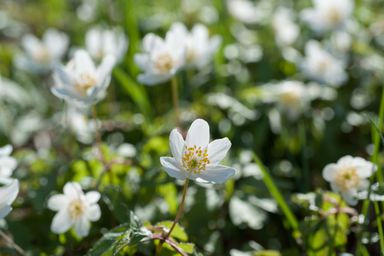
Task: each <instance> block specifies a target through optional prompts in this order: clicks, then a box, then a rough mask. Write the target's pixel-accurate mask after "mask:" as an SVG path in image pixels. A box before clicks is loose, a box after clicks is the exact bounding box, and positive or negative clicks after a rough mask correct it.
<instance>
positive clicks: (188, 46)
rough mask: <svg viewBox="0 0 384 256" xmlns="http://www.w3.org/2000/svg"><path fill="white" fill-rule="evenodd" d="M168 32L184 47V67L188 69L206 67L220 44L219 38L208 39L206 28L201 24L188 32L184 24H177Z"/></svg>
mask: <svg viewBox="0 0 384 256" xmlns="http://www.w3.org/2000/svg"><path fill="white" fill-rule="evenodd" d="M170 31H173V32H174V33H175V34H176V35H177V37H178V38H180V41H181V43H180V44H181V45H183V46H182V47H185V65H186V66H188V67H197V68H199V69H202V68H204V67H206V66H207V64H209V63H210V62H211V61H212V58H213V55H214V54H215V52H216V51H217V49H218V48H219V46H220V43H221V37H220V36H213V37H211V38H210V37H209V31H208V28H207V27H206V26H204V25H202V24H197V25H195V26H194V27H193V28H192V30H191V31H190V32H189V31H188V29H187V27H186V26H185V25H184V24H182V23H179V22H177V23H175V24H173V25H172V27H171V29H170Z"/></svg>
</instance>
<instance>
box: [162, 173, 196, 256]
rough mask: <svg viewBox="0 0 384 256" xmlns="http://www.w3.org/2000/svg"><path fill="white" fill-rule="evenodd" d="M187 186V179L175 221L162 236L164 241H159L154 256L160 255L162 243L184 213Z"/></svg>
mask: <svg viewBox="0 0 384 256" xmlns="http://www.w3.org/2000/svg"><path fill="white" fill-rule="evenodd" d="M188 184H189V179H188V178H187V179H186V180H185V182H184V186H183V194H182V196H181V201H180V204H179V209H178V211H177V213H176V217H175V220H174V221H173V223H172V226H171V228H170V229H169V231H168V232H167V234H166V235H165V236H164V239H163V240H162V241H160V243H159V245H158V246H157V248H156V255H158V256H160V253H161V248H162V247H163V243H164V241H166V240H168V238H169V236H170V235H171V233H172V231H173V229H174V228H175V227H176V224H177V223H178V222H179V220H180V218H181V215H182V214H183V211H184V204H185V198H186V195H187V191H188Z"/></svg>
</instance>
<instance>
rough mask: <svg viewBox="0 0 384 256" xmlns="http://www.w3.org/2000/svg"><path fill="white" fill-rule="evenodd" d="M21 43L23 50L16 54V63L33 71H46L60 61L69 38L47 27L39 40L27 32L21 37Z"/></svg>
mask: <svg viewBox="0 0 384 256" xmlns="http://www.w3.org/2000/svg"><path fill="white" fill-rule="evenodd" d="M21 44H22V47H23V50H24V52H23V53H21V54H19V55H17V56H16V65H17V66H18V67H20V68H22V69H25V70H28V71H31V72H34V73H46V72H48V71H50V70H51V69H52V68H53V67H54V66H55V65H56V64H57V63H60V61H61V59H62V57H63V55H64V54H65V52H66V50H67V48H68V44H69V39H68V36H67V35H66V34H65V33H62V32H60V31H57V30H55V29H48V30H47V31H46V32H45V33H44V35H43V38H42V39H41V40H40V39H39V38H37V37H36V36H34V35H31V34H27V35H25V36H24V37H23V38H22V39H21Z"/></svg>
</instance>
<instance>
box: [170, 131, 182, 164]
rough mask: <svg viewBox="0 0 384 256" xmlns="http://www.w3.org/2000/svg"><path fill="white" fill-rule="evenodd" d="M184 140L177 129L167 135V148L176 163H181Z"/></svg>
mask: <svg viewBox="0 0 384 256" xmlns="http://www.w3.org/2000/svg"><path fill="white" fill-rule="evenodd" d="M184 145H185V142H184V139H183V136H181V134H180V133H179V131H178V130H177V129H173V130H172V132H171V134H170V135H169V147H170V148H171V152H172V155H173V157H174V158H175V159H177V161H179V162H180V163H181V158H182V155H183V150H184Z"/></svg>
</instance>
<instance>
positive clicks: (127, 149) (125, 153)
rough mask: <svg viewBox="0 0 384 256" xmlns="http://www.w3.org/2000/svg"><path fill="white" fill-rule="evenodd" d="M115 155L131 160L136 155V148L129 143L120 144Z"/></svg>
mask: <svg viewBox="0 0 384 256" xmlns="http://www.w3.org/2000/svg"><path fill="white" fill-rule="evenodd" d="M116 151H117V154H118V155H119V156H122V157H129V158H132V157H134V156H135V155H136V148H135V146H134V145H132V144H129V143H123V144H121V145H120V146H119V147H118V148H117V149H116Z"/></svg>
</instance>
